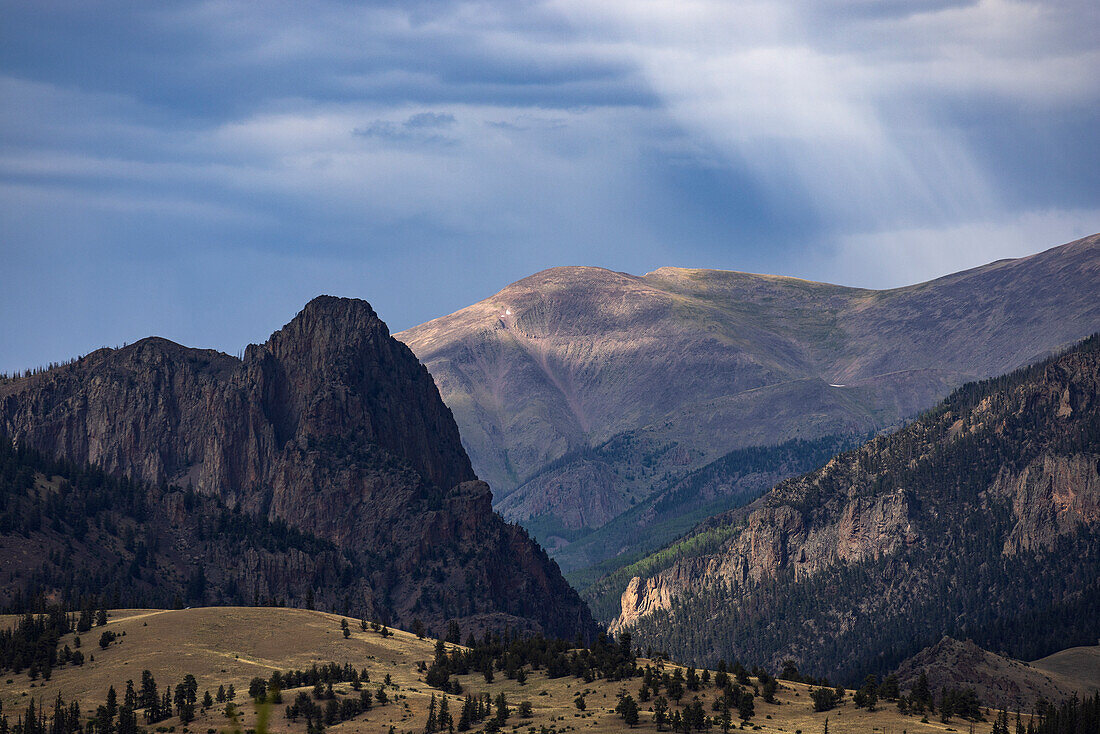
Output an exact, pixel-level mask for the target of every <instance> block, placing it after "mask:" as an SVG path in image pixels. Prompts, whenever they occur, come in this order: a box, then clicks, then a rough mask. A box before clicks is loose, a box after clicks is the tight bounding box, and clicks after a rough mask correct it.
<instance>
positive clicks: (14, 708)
mask: <svg viewBox="0 0 1100 734" xmlns="http://www.w3.org/2000/svg"><path fill="white" fill-rule="evenodd" d="M343 619H347V621H348V622H349V629H350V636H349V637H348V638H347V639H345V638H344V636H343V634H342V632H341V626H340V623H341V620H343ZM15 621H16V620H15V619H13V618H11V617H8V618H6V619H3V620H0V627H4V626H9V627H10V625H11V624H12V623H14V622H15ZM103 629H107V630H110V631H113V632H115V633H117V634H118V635H119V637H118V640H120V641H118V642H115V643H114V644H111V645H110V646H108V647H107V648H106V649H100V648H99V646H98V645H96V644H95V640H97V639H98V637H99V636H100V634H101V633H102V630H103ZM83 637H84V640H83V645H82V649H83V650H84V651H85V652H86V653H90V654H92V655H94V658H95V659H94V660H87V661H86V662H85V664H84V665H83V666H81V667H73V666H66V667H63V668H58V669H55V670H54V672H53V675H52V677H51V678H50V680H49V681H42V680H41V679H38V680H36V681H32V680H30V679H29V678H28V676H27V674H26V672H25V671H24V672H23V673H20V674H13V673H11V672H7V673H5V674H3V677H2V678H0V700H2V701H3V711H4V712H5V713H6V714H7V715H8V716H9V718H10V719H11V720H12V723H14V720H15V716H16V715H18V714H21V713H22V712H23V710H25V708H26V706H27V703H28V702H29V701H30V700H31V699H32V698H33V699H35V700H41V701H42V703H43V704H45V705H46V706H47V709H50V708H51V707H52V702H53V700H54V699H55V697H56V696H57V694H58V692H60V693H61V695H62V696H63V697H64V698H65V700H66V701H69V700H71V699H73V698H76V699H78V700H79V701H80V703H81V705H82V707H83V710H84V712H85V713H86V714H87V715H88V716H91V715H93V714H94V709H95V706H96V705H98V704H101V703H102V702H103V700H104V697H105V695H106V691H107V688H108V687H109V686H111V685H113V686H114V687H115V689H116V691H117V692H118V694H119V698H120V701H121V698H122V693H123V691H124V690H125V687H126V681H127V680H134V682H135V685H139V684H140V681H141V675H142V671H143V670H149V671H150V672H151V673H152V674H153V676H154V677H155V679H156V681H157V682H158V683H159V685H160V686H161V688H164V687H167V686H174V685H175V684H176V683H177V682H179V681H180V680H181V679H182V678H183V677H184V676H185V675H187V674H191V675H194V676H195V678H196V680H197V683H198V691H199V698H200V700H201V697H202V694H203V692H204V691H206V690H210V691H211V692H212V693H213V692H214V691H215V690H216V689H217V687H218V686H219V685H228V684H230V683H232V684H233V686H234V687H235V689H236V691H237V697H236V704H237V706H238V708H239V709H240V714H239V721H240V723H241V725H242V727H243V728H245V729H251V728H254V727H255V725H256V721H257V716H258V711H257V707H256V706H255V705H254V704H252V703H249V702H248V701H247V699H248V696H247V691H248V685H249V681H250V680H251V679H252V678H254V677H257V676H259V677H262V678H265V679H266V678H269V677H270V675H271V673H273V672H275V671H285V670H288V669H308V668H309V667H310V666H311V665H312V664H314V663H317V664H324V663H327V662H336V663H338V664H340V665H343V664H345V663H348V664H350V665H352V666H354V667H355V668H356V669H357V670H360V669H365V670H366V671H367V673H368V675H369V678H370V682H369V683H365V684H364V686H363V687H364V688H365V689H366V688H369V689H372V690H375V689H377V687H378V686H379V685H380V684H383V683H384V681H385V680H386V676H389V679H390V681H391V683H390V684H387V685H385V689H386V691H387V693H388V698H389V699H390V700H389V702H388V703H387V704H386V705H383V706H379V705H378V704H377V703H376V704H375V705H374V707H373V708H372V709H371V710H370V711H369V712H367V713H362V714H359V715H358V716H356V717H355V718H353V719H351V720H349V721H344V722H342V723H339V724H335V725H332V726H329V727H327V728H328V729H331V730H332V731H335V732H385V731H388V729H389V727H390V726H393V727H395V731H398V732H422V731H423V730H424V724H425V722H426V720H427V710H428V706H429V704H430V701H431V696H432V695H433V694H435V695H436V697H437V699H439V698H440V697H441V695H442V694H441V693H440V692H439V691H437V690H435V689H433V688H430V687H429V686H428V685H426V684H425V682H424V674H423V673H422V672H420V671H419V670H418V664H419V663H420V662H421V661H426V662H430V661H431V659H432V656H433V648H434V645H435V641H434V640H433V639H431V638H427V639H423V640H422V639H418V638H417V637H416V636H415V635H413V634H410V633H408V632H403V631H400V630H393V635H392V636H391V637H382V636H381V635H379V634H378V633H375V632H372V631H366V632H364V631H361V630H360V628H359V620H356V619H350V618H343V617H340V616H337V615H332V614H326V613H322V612H315V611H306V610H300V609H286V608H247V607H217V608H200V609H184V610H178V611H170V610H117V611H113V612H111V613H110V618H109V621H108V624H107V625H106V627H105V628H100V627H93V629H92V631H91V632H88V633H85V634H84V636H83ZM61 644H62V645H65V644H68V645H70V646H72V645H73V644H74V641H73V635H71V634H70V635H67V636H66V637H64V638H63V639H62V641H61ZM452 647H453V646H452ZM651 662H652V661H647V660H639V662H638V664H639V665H640V666H643V667H644V665H646V664H647V663H651ZM653 664H654V665H661V666H662V667H663V669H664V670H665V671H666V672H674V671H675V670H676V669H677V667H678V666H675V665H672V664H670V663H663V664H660V663H653ZM681 670H682V669H681ZM712 680H713V677H712ZM459 681H460V683H461V685H462V687H463V689H464V692H470V693H473V694H475V695H477V694H481V693H489V694H490V696H491V697H492V698H495V697H496V696H497V695H498V694H500V693H503V694H504V695H505V697H506V700H507V702H508V704H509V705H510V706H511V707H512V708H513V709H514V708H516V707H518V706H519V704H520V703H521V702H523V701H530V703H531V710H532V715H531V717H530V718H521V717H520V716H519V714H518V713H513V714H512V716H511V717H510V718H509V719H508V722H507V726H506V729H507V730H510V731H519V732H532V731H533V732H541V731H548V732H567V731H568V732H593V733H597V732H619V731H624V730H626V728H627V727H626V726H625V724H624V723H623V721H622V720H621V719H620V718H619V717H618V716H617V715H616V714H615V713H614V709H615V707H616V704H617V700H618V696H619V695H620V694H623V693H628V694H630V695H632V696H633V697H635V698H638V694H639V685H640V679H639V678H633V679H629V680H623V681H611V680H607V679H604V678H596V679H595V680H592V681H590V682H585V681H584V680H582V679H579V678H574V677H571V676H565V677H561V678H554V679H551V678H548V677H547V675H546V672H545V671H544V670H538V671H530V672H529V674H528V677H527V680H526V682H525V683H523V684H521V683H519V682H518V680H510V679H508V678H507V677H506V675H505V674H504V673H503V672H501V673H498V674H497V675H496V676H495V679H494V682H493V683H492V684H487V683H486V682H485V679H484V677H483V676H482V675H481V674H480V673H474V674H471V675H464V676H460V677H459ZM753 682H756V683H758V682H759V681H755V680H754V681H753ZM334 689H335V692H336V694H337V697H338V698H343V697H347V696H350V695H352V694H353V693H354V692H353V691H351V690H350V686H349V685H347V684H338V685H336V686H334ZM303 690H305V691H306V692H308V691H309V689H303ZM809 690H810V686H808V685H805V684H802V683H791V682H787V681H780V687H779V689H778V692H777V695H776V700H777V703H775V704H770V703H765V702H764V701H763V699H762V698H761V697H760V696H757V697H756V699H755V712H754V715H753V716H752V718H751V720H750V722H751V723H749V724H747V725H746V727H745V728H747V729H752V730H755V731H762V732H776V733H778V732H786V733H787V734H793V733H794V732H798V731H801V732H805V734H810V733H811V732H813V733H816V732H821V731H823V729H824V726H825V719H826V717H828V721H829V723H828V727H829V729H828V730H829V732H832V733H834V734H847V733H852V734H855V732H860V733H861V734H862V733H865V732H872V731H899V732H900V731H902V730H905V731H907V732H914V733H921V732H947V731H965V730H966V729H967V728H968V727H969V722H963V721H960V720H958V719H955V720H954V721H953V722H952V723H948V724H945V723H942V722H939V721H938V720H937V719H936V717H932V719H931V720H930V721H928V722H924V723H922V721H921V718H920V717H919V716H903V715H902V714H900V713H899V712H898V710H897V708H896V707H894V706H893V705H892V704H885V703H884V704H883V705H882V707H881V708H880V709H879V710H877V711H875V712H868V711H866V710H862V709H856V708H855V707H854V706H853V705H852V704H851V695H848V696H846V697H845V702H844V703H842V704H841V705H840V706H839V707H838V708H836V709H834V710H832V711H829V712H827V713H815V712H813V710H812V706H811V703H810V698H809ZM298 692H299V691H297V690H286V691H283V693H282V696H283V701H284V705H285V703H289V702H290V701H291V700H292V699H293V698H294V697H295V696H296V695H297V693H298ZM717 692H718V689H716V687H715V686H714V685H713V683H712V684H710V685H704V686H703V687H702V688H701V690H699V691H698V692H691V691H688V692H687V693H686V694H685V695H684V697H683V699H682V703H683V704H685V705H686V704H690V703H691V702H692V701H693V699H694V698H695V697H696V696H697V697H698V698H699V700H700V701H701V703H702V705H703V709H704V710H705V712H706V713H707V714H708V715H710V714H712V713H713V711H712V706H711V704H712V702H713V699H714V696H715V694H716V693H717ZM581 693H583V694H584V697H585V700H586V710H585V711H584V712H581V711H578V710H577V708H576V706H575V704H574V699H575V698H576V696H577V695H578V694H581ZM850 693H851V692H849V694H850ZM449 700H450V705H451V710H452V711H453V712H455V713H456V720H457V709H458V708H460V706H461V701H462V697H461V696H449ZM321 703H322V704H323V703H324V702H321ZM284 705H277V706H273V707H272V711H271V721H270V727H271V729H272V730H274V731H277V732H283V731H295V732H298V731H304V730H305V724H304V722H303V721H302V720H301V719H299V720H298V721H297V722H290V721H288V720H287V719H286V717H285V716H284ZM650 706H651V704H641V705H640V708H641V715H640V724H639V726H638V727H637V729H638V730H640V731H654V730H655V726H654V724H653V715H652V713H651V712H650V710H649V708H650ZM673 708H682V707H675V706H674V707H673ZM734 720H735V721H737V718H736V717H734ZM230 724H231V722H230V721H229V720H228V719H227V718H226V716H225V715H224V706H223V705H221V704H218V705H215V706H214V707H213V708H211V709H210V710H208V711H205V712H200V713H198V715H197V718H196V719H195V720H194V721H192V722H191V723H190V724H189V725H187V726H184V725H183V724H182V722H181V721H179V719H178V718H170V719H167V720H165V721H163V722H160V723H159V724H158V725H157V726H158V729H160V728H164V729H166V730H169V731H170V730H172V727H175V731H176V732H180V731H182V732H188V731H191V732H209V731H222V730H225V729H227V728H228V727H229V726H230ZM483 726H484V725H481V726H475V727H474V728H473V730H475V731H476V730H479V729H481V728H482V727H483ZM990 727H991V723H990V722H979V723H977V724H976V725H975V729H974V730H975V731H979V732H986V731H989V730H990Z"/></svg>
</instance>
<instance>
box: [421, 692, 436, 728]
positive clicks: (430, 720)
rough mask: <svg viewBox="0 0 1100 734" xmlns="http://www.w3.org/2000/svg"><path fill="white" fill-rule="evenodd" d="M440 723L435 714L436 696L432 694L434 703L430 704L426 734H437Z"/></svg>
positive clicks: (425, 726)
mask: <svg viewBox="0 0 1100 734" xmlns="http://www.w3.org/2000/svg"><path fill="white" fill-rule="evenodd" d="M438 727H439V722H438V720H437V719H436V713H435V694H434V693H433V694H432V701H431V703H430V704H428V723H427V724H425V725H424V734H435V732H436V731H437V730H438Z"/></svg>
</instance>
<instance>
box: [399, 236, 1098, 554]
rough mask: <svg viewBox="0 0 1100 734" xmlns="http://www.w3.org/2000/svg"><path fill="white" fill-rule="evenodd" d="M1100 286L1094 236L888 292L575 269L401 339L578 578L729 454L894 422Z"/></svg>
mask: <svg viewBox="0 0 1100 734" xmlns="http://www.w3.org/2000/svg"><path fill="white" fill-rule="evenodd" d="M1097 283H1100V235H1094V236H1092V237H1088V238H1085V239H1082V240H1079V241H1076V242H1072V243H1070V244H1067V245H1063V246H1061V247H1056V248H1054V249H1051V250H1048V251H1046V252H1042V253H1039V254H1037V255H1033V256H1031V257H1026V258H1022V259H1019V260H1002V261H998V262H995V263H991V264H989V265H985V266H983V267H979V268H975V269H973V270H968V271H965V272H961V273H956V274H954V275H949V276H946V277H944V278H940V279H937V280H933V281H930V282H927V283H921V284H919V285H914V286H909V287H906V288H897V289H893V290H885V291H873V290H865V289H859V288H846V287H842V286H837V285H828V284H824V283H813V282H808V281H804V280H798V279H795V278H783V277H776V276H770V275H753V274H748V273H737V272H724V271H715V270H689V269H682V268H661V269H659V270H656V271H654V272H651V273H648V274H646V275H644V276H634V275H628V274H625V273H618V272H612V271H609V270H603V269H600V268H585V267H566V268H554V269H551V270H546V271H543V272H541V273H537V274H535V275H533V276H531V277H529V278H525V279H523V280H521V281H519V282H517V283H514V284H512V285H510V286H508V287H507V288H505V289H504V290H502V291H500V292H499V293H497V294H496V295H494V296H492V297H490V298H487V299H485V300H483V301H481V302H479V303H476V304H474V305H472V306H469V307H467V308H464V309H462V310H460V311H457V312H456V313H453V314H451V315H449V316H444V317H442V318H438V319H435V320H433V321H430V322H428V323H425V324H422V325H420V326H417V327H415V328H412V329H409V330H407V331H404V332H401V333H399V334H397V335H396V337H397V338H398V339H400V340H402V341H404V342H405V343H407V344H408V345H409V346H410V348H412V350H413V351H414V352H415V353H416V354H417V356H418V357H419V358H420V359H421V361H422V362H423V363H424V364H425V365H426V366H427V367H428V369H429V370H430V372H431V373H432V376H433V377H434V378H435V380H436V383H437V385H438V386H439V389H440V393H441V395H442V396H443V399H444V401H445V402H446V403H447V405H449V406H450V408H451V410H452V411H453V412H454V414H455V419H456V421H457V423H458V425H459V429H460V431H461V433H462V438H463V442H464V445H465V446H466V448H467V451H468V452H469V454H470V457H471V460H472V462H473V466H474V468H475V469H476V470H477V472H478V474H479V475H480V476H482V477H484V478H486V479H487V480H488V481H489V482H490V483H491V484H492V485H493V487H494V490H495V502H496V506H497V507H498V509H499V510H500V511H501V512H502V513H503V514H504V516H505V517H506V518H508V519H510V520H514V521H517V522H522V523H524V524H525V525H526V526H527V527H528V528H531V529H533V530H534V531H535V532H536V534H537V535H538V537H539V538H540V539H541V540H543V542H546V543H547V544H548V545H550V546H551V547H552V548H554V555H555V557H556V558H557V559H558V560H559V562H560V563H561V564H562V567H563V568H565V569H567V570H570V569H577V568H584V567H586V566H588V565H591V564H592V563H595V562H598V561H600V560H601V559H603V558H607V557H609V556H611V555H615V554H618V553H623V552H630V551H632V550H637V548H638V546H637V545H636V544H634V543H633V541H630V540H627V541H626V542H624V543H621V544H619V545H615V544H599V543H597V544H595V545H592V546H589V545H585V544H582V546H584V548H583V550H578V551H576V552H575V554H571V552H570V550H569V547H570V545H572V544H576V543H577V542H578V541H581V540H584V539H585V538H586V537H587V535H588V534H589V533H590V531H592V530H593V529H597V528H600V527H602V526H604V525H605V524H607V523H608V522H610V521H611V520H613V519H614V518H616V517H618V516H620V515H621V514H622V513H624V512H626V511H628V510H630V509H631V508H632V507H634V506H635V505H636V504H637V503H639V502H642V501H644V500H645V499H646V498H648V497H649V496H651V495H652V494H653V493H654V492H658V491H662V490H663V489H666V488H668V487H670V486H671V485H673V484H675V483H676V482H677V481H678V480H680V479H682V478H684V477H685V476H687V475H688V474H690V473H691V472H693V471H695V470H698V469H700V468H702V467H704V466H706V465H707V464H709V463H711V462H713V461H716V460H718V459H720V458H722V457H723V456H725V455H727V454H729V453H730V452H731V451H734V450H736V449H742V448H749V447H767V448H771V447H774V446H776V445H779V444H782V443H784V442H788V441H792V440H804V441H814V440H816V439H819V438H822V437H825V436H830V435H832V436H849V437H850V436H854V435H864V434H867V433H868V432H875V431H879V430H882V429H884V428H888V427H892V426H896V425H897V424H898V423H899V421H900V420H901V419H904V418H907V417H909V416H912V415H915V414H916V413H917V412H919V411H920V410H923V409H926V408H928V407H931V406H932V405H934V404H935V403H936V401H938V400H940V399H942V398H943V397H945V396H946V395H947V394H948V393H949V392H950V390H951V389H952V388H954V387H957V386H959V385H961V384H963V383H965V382H967V381H971V380H975V379H981V378H985V377H990V376H993V375H997V374H1002V373H1005V372H1007V371H1009V370H1012V369H1015V368H1017V367H1019V366H1022V365H1025V364H1028V363H1030V362H1033V361H1034V360H1036V359H1039V358H1042V357H1043V356H1045V355H1047V354H1050V353H1051V352H1053V351H1055V350H1057V349H1059V348H1061V347H1064V346H1067V345H1069V344H1071V343H1073V342H1075V341H1077V340H1079V339H1081V338H1083V337H1085V336H1087V335H1088V334H1090V333H1093V332H1094V331H1096V330H1097V329H1100V298H1097ZM771 473H782V472H781V471H780V468H778V467H777V468H776V469H775V470H774V471H772V472H771ZM795 473H797V471H796V472H795ZM784 476H787V475H784ZM737 503H738V500H735V499H728V500H727V508H726V509H729V508H732V507H733V506H735V505H736V504H737ZM685 512H687V511H686V510H685ZM648 529H649V526H648V525H646V524H645V523H644V522H643V523H642V524H641V525H637V526H635V528H634V531H633V533H632V535H633V536H634V537H635V538H645V537H647V535H648Z"/></svg>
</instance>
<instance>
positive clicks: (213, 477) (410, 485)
mask: <svg viewBox="0 0 1100 734" xmlns="http://www.w3.org/2000/svg"><path fill="white" fill-rule="evenodd" d="M0 431H2V432H3V433H6V434H7V435H8V436H9V437H10V438H11V439H12V440H14V441H15V442H17V443H18V444H19V445H21V446H28V447H32V448H35V449H37V450H39V451H41V452H43V453H45V454H47V455H49V456H58V457H63V458H65V459H68V460H69V461H71V462H74V463H76V464H89V465H95V466H99V467H102V468H103V469H104V470H106V471H107V472H110V473H113V474H118V475H125V476H129V477H132V478H133V479H135V480H138V481H142V482H146V483H148V484H151V485H154V486H160V485H164V484H177V485H180V486H183V487H191V488H193V489H194V490H195V491H197V492H198V493H199V494H202V495H207V496H211V497H215V498H217V499H218V500H219V501H221V502H223V503H225V504H226V505H227V506H229V507H231V508H234V509H238V510H240V511H242V512H245V513H248V514H251V515H256V516H259V517H264V518H268V519H271V520H275V519H280V520H283V521H285V522H286V523H287V524H289V525H291V526H292V527H295V528H297V529H299V530H302V531H303V532H306V533H310V534H312V535H314V536H316V537H318V538H321V539H323V540H325V541H328V542H330V543H332V544H334V545H335V546H336V548H337V549H338V550H339V551H341V552H342V553H344V554H345V555H347V556H348V557H349V558H351V559H354V561H355V563H356V564H358V566H359V567H360V568H361V569H362V573H363V574H364V575H365V576H366V578H367V581H368V582H367V583H366V584H364V585H362V586H361V587H360V588H359V589H358V593H357V594H356V596H355V597H354V598H352V599H351V600H350V602H349V604H350V608H351V609H352V611H353V612H354V613H358V614H364V615H366V614H373V615H377V616H381V617H388V618H390V619H391V620H394V621H407V620H411V619H412V617H413V616H420V617H422V618H423V619H424V620H425V621H432V622H442V621H443V620H445V619H447V618H451V617H455V618H465V619H468V620H470V621H471V622H473V623H475V624H477V623H481V622H484V623H485V624H499V625H503V624H515V625H517V626H530V625H534V626H537V627H541V628H542V629H545V630H546V631H548V632H552V633H555V634H563V635H569V636H572V635H573V634H575V633H577V632H587V631H588V630H589V629H590V617H589V615H588V611H587V609H586V608H585V606H584V604H583V603H582V602H581V601H580V600H579V599H578V598H577V596H576V594H575V593H573V592H572V590H571V589H570V588H569V587H568V585H567V584H566V583H565V581H564V579H563V578H562V577H561V575H560V573H559V571H558V569H557V567H556V566H555V565H554V564H553V563H552V562H551V561H549V559H548V558H547V557H546V555H545V553H544V552H543V551H542V550H541V549H540V548H539V547H538V546H537V545H535V544H534V543H533V542H532V541H531V540H530V539H529V538H528V537H527V535H526V533H524V531H523V530H522V529H520V528H518V527H516V526H513V525H507V524H505V523H504V522H502V521H501V520H500V518H499V517H498V516H496V515H494V514H493V512H492V509H491V505H490V500H491V494H490V491H489V488H488V486H487V485H486V484H484V483H483V482H480V481H478V480H477V477H476V475H475V474H474V472H473V470H472V468H471V466H470V462H469V459H468V458H467V456H466V453H465V451H464V450H463V448H462V445H461V443H460V441H459V436H458V430H457V428H456V426H455V424H454V421H453V419H452V417H451V414H450V411H449V410H448V409H447V408H446V406H445V405H444V404H443V402H442V401H441V400H440V398H439V394H438V391H437V390H436V388H435V385H434V383H433V382H432V379H431V377H430V376H429V374H428V373H427V370H425V369H424V367H423V366H422V365H420V364H419V363H418V362H417V360H416V357H415V356H413V354H412V353H411V352H410V351H409V350H408V348H407V347H405V345H403V344H401V343H400V342H398V341H396V340H394V339H393V338H391V337H390V335H389V332H388V330H387V328H386V325H385V324H384V323H382V322H381V321H380V320H379V319H378V317H377V316H376V315H375V314H374V311H373V310H371V308H370V306H369V305H368V304H367V303H366V302H365V301H357V300H350V299H338V298H331V297H325V296H322V297H320V298H317V299H314V300H313V301H311V302H310V303H309V304H308V305H307V306H306V307H305V308H304V309H303V310H302V312H301V313H299V314H298V315H297V316H296V317H295V318H294V319H293V320H292V321H291V322H290V323H289V324H287V325H286V326H285V327H284V328H283V329H281V330H280V331H278V332H276V333H275V334H273V335H272V336H271V338H270V339H269V340H268V341H267V342H265V343H264V344H261V345H251V346H249V347H248V349H247V350H246V352H245V355H244V359H243V360H237V359H234V358H233V357H230V356H228V355H225V354H220V353H217V352H212V351H208V350H197V349H188V348H186V347H182V346H180V345H177V344H173V343H171V342H168V341H166V340H164V339H157V338H150V339H145V340H142V341H140V342H138V343H136V344H133V345H131V346H128V347H125V348H122V349H117V350H111V349H103V350H99V351H97V352H95V353H93V354H90V355H88V356H87V357H84V358H83V359H80V360H78V361H76V362H74V363H72V364H69V365H66V366H64V367H59V368H56V369H53V370H50V371H48V372H45V373H42V374H38V375H35V376H32V377H28V378H25V379H20V380H15V381H12V382H10V383H8V384H5V385H0ZM307 584H308V579H302V580H301V581H300V584H299V586H298V587H297V588H296V589H295V590H294V592H293V598H295V599H297V600H300V599H302V598H303V596H304V594H305V592H306V589H305V588H304V587H305V586H306V585H307ZM270 593H271V592H270V590H261V595H262V596H263V597H265V598H266V597H267V596H269V595H270ZM215 598H216V599H219V600H229V599H231V598H232V597H231V596H230V595H228V594H227V595H226V596H225V597H215ZM478 620H480V622H479V621H478Z"/></svg>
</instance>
